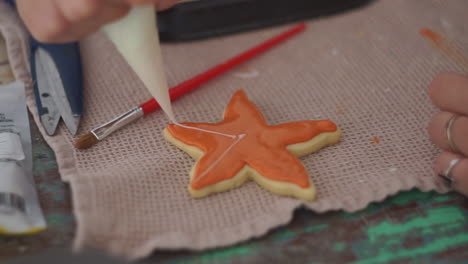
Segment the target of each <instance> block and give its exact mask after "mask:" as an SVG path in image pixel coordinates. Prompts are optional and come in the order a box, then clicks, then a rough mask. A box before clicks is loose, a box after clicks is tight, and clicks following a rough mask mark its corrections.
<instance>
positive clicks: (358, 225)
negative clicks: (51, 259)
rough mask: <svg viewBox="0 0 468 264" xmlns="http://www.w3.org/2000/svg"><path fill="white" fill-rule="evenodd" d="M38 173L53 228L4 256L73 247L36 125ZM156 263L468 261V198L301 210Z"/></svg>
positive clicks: (65, 191) (15, 244)
mask: <svg viewBox="0 0 468 264" xmlns="http://www.w3.org/2000/svg"><path fill="white" fill-rule="evenodd" d="M31 129H32V133H33V134H32V135H33V144H34V146H33V155H34V160H35V162H34V171H35V178H36V181H37V186H38V190H39V195H40V198H41V202H42V206H43V207H44V212H45V214H46V219H47V222H48V225H49V228H48V230H47V231H45V232H43V233H40V234H38V235H35V236H31V237H20V238H17V237H7V238H0V260H2V259H7V258H10V257H14V256H19V255H23V254H31V253H35V252H40V251H42V250H44V249H45V248H48V247H67V246H69V245H70V244H71V242H72V238H73V231H74V224H75V223H74V218H73V215H72V213H71V203H70V191H69V188H68V186H67V185H66V184H64V183H63V182H62V181H61V180H60V178H59V175H58V170H57V163H56V161H55V157H54V154H53V152H52V151H51V150H50V148H49V147H48V146H47V144H46V143H45V142H44V141H43V139H42V137H40V136H39V133H38V131H37V127H36V126H35V125H34V124H31ZM150 260H151V263H167V264H179V263H184V264H185V263H188V264H205V263H206V264H208V263H249V264H250V263H288V262H292V263H358V264H364V263H408V262H415V263H464V262H465V261H466V260H468V199H466V198H463V197H461V196H459V195H457V194H449V195H440V194H436V193H433V192H430V193H423V192H419V191H416V190H414V191H409V192H403V193H400V194H398V195H396V196H394V197H390V198H388V199H387V200H385V201H384V202H382V203H373V204H371V205H370V206H369V207H368V208H366V209H365V210H363V211H361V212H357V213H353V214H350V213H345V212H331V213H326V214H320V215H319V214H315V213H312V212H309V211H305V210H299V211H298V212H297V213H296V214H295V217H294V219H293V221H292V222H291V223H290V224H289V225H287V226H284V227H280V228H278V229H276V230H273V231H272V232H270V233H269V234H267V235H266V236H264V237H262V238H259V239H254V240H251V241H247V242H245V243H241V244H238V245H236V246H232V247H226V248H221V249H217V250H210V251H204V252H199V253H191V252H185V251H184V252H157V253H156V254H155V255H154V256H152V257H151V258H150Z"/></svg>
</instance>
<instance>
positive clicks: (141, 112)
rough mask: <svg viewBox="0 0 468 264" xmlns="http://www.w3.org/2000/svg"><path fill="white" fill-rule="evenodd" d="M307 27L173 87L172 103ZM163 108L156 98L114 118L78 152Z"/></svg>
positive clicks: (80, 140)
mask: <svg viewBox="0 0 468 264" xmlns="http://www.w3.org/2000/svg"><path fill="white" fill-rule="evenodd" d="M305 29H306V25H305V24H303V23H301V24H299V25H297V26H294V27H293V28H291V29H289V30H287V31H285V32H283V33H281V34H279V35H278V36H275V37H273V38H271V39H269V40H267V41H265V42H263V43H261V44H259V45H257V46H255V47H253V48H251V49H249V50H247V51H245V52H243V53H241V54H239V55H237V56H235V57H233V58H231V59H229V60H227V61H225V62H223V63H221V64H218V65H216V66H214V67H212V68H211V69H209V70H207V71H205V72H204V73H202V74H199V75H197V76H195V77H193V78H191V79H189V80H187V81H184V82H182V83H180V84H178V85H176V86H174V87H172V88H170V89H169V95H170V98H171V101H174V100H176V99H178V98H180V97H181V96H183V95H185V94H187V93H189V92H191V91H193V90H195V89H196V88H198V87H200V86H201V85H202V84H205V83H207V82H208V81H210V80H211V79H213V78H215V77H217V76H219V75H221V74H223V73H224V72H226V71H228V70H230V69H232V68H234V67H235V66H238V65H239V64H241V63H243V62H245V61H247V60H249V59H251V58H253V57H255V56H258V55H260V54H262V53H263V52H265V51H267V50H269V49H271V48H273V47H274V46H276V45H278V44H279V43H281V42H283V41H285V40H287V39H289V38H291V37H293V36H295V35H297V34H298V33H300V32H302V31H304V30H305ZM158 109H160V106H159V104H158V103H157V102H156V100H155V99H154V98H152V99H150V100H148V101H147V102H145V103H143V104H141V105H139V106H137V107H135V108H133V109H131V110H129V111H128V112H126V113H124V114H122V115H120V116H118V117H116V118H114V119H113V120H111V121H109V122H107V123H105V124H103V125H101V126H99V127H97V128H94V129H93V130H91V131H90V132H88V133H86V134H85V135H83V136H81V137H79V138H78V139H77V140H76V142H75V147H76V148H78V149H86V148H90V147H91V146H93V145H95V144H96V143H97V142H99V141H101V140H103V139H104V138H105V137H107V136H108V135H110V134H112V133H113V132H114V131H116V130H118V129H120V128H122V127H124V126H126V125H128V124H130V123H132V122H134V121H135V120H137V119H139V118H141V117H143V116H145V115H148V114H150V113H152V112H154V111H156V110H158Z"/></svg>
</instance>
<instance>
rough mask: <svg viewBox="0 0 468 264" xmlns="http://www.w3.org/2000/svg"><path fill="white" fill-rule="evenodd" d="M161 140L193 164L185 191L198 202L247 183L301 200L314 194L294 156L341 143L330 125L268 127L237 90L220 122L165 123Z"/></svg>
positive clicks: (300, 123) (323, 122)
mask: <svg viewBox="0 0 468 264" xmlns="http://www.w3.org/2000/svg"><path fill="white" fill-rule="evenodd" d="M164 136H165V138H166V139H167V140H168V141H169V142H171V143H172V144H174V145H175V146H177V147H178V148H180V149H182V150H183V151H185V152H187V153H188V154H189V155H190V156H191V157H192V158H193V159H195V160H196V163H195V165H194V166H193V168H192V170H191V171H190V185H189V192H190V194H191V195H192V197H195V198H200V197H205V196H208V195H210V194H212V193H217V192H223V191H227V190H229V189H232V188H236V187H238V186H240V185H242V184H243V183H244V182H245V181H246V180H248V179H252V180H254V181H255V182H257V183H258V184H259V185H260V186H262V187H264V188H265V189H267V190H269V191H271V192H273V193H276V194H279V195H285V196H292V197H296V198H299V199H303V200H308V201H313V200H315V196H316V190H315V187H314V185H313V183H312V182H311V180H310V179H309V176H308V174H307V171H306V169H305V168H304V166H303V165H302V163H301V161H300V160H299V158H298V157H302V156H305V155H307V154H310V153H312V152H315V151H317V150H319V149H321V148H323V147H325V146H327V145H330V144H335V143H337V142H338V141H339V140H340V136H341V132H340V129H339V128H338V127H337V126H336V125H335V124H334V123H333V122H331V121H328V120H318V121H298V122H291V123H284V124H279V125H268V124H267V123H266V121H265V119H264V117H263V115H262V113H261V112H260V111H259V109H258V108H257V107H256V106H255V105H254V104H253V103H252V102H251V101H250V100H249V99H248V97H247V96H246V94H245V93H244V91H243V90H239V91H237V92H236V93H235V94H234V95H233V97H232V99H231V101H230V102H229V104H228V106H227V107H226V109H225V111H224V116H223V120H222V121H221V122H219V123H216V124H213V123H181V124H170V125H168V126H167V127H166V129H164Z"/></svg>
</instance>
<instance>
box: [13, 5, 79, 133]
mask: <svg viewBox="0 0 468 264" xmlns="http://www.w3.org/2000/svg"><path fill="white" fill-rule="evenodd" d="M7 2H9V3H10V4H11V5H12V6H15V1H14V0H7ZM30 44H31V53H30V54H31V58H30V66H31V75H32V79H33V85H34V95H35V98H36V105H37V109H38V113H39V116H40V119H41V123H42V125H43V127H44V129H45V130H46V132H47V134H48V135H51V136H52V135H54V134H55V131H56V130H57V126H58V123H59V121H60V118H62V120H63V121H64V123H65V125H66V126H67V128H68V130H69V131H70V133H71V134H72V135H76V132H77V130H78V127H79V123H80V117H81V115H82V113H83V77H82V69H81V56H80V48H79V44H78V43H66V44H45V43H40V42H38V41H36V40H35V39H34V38H33V37H32V36H31V41H30Z"/></svg>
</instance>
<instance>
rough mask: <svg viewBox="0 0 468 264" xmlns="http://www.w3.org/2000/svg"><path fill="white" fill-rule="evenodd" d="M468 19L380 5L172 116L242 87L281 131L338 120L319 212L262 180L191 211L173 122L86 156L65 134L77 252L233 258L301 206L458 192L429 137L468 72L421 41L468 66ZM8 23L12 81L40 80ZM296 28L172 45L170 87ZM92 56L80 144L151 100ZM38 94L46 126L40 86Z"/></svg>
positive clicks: (423, 0)
mask: <svg viewBox="0 0 468 264" xmlns="http://www.w3.org/2000/svg"><path fill="white" fill-rule="evenodd" d="M0 4H1V3H0ZM467 10H468V2H467V1H466V0H451V1H436V0H434V1H428V0H411V1H409V0H408V1H404V0H392V1H390V0H388V1H387V0H385V1H384V0H381V1H377V2H376V3H374V4H372V5H370V6H368V7H366V8H364V9H361V10H357V11H354V12H351V13H347V14H344V15H340V16H334V17H330V18H324V19H321V20H315V21H310V22H309V23H308V26H309V28H308V30H307V32H305V33H303V34H301V35H299V36H298V37H296V38H294V39H292V40H290V41H288V42H287V43H285V44H282V45H281V46H279V47H277V48H275V49H274V50H272V51H270V52H269V53H267V54H265V55H263V56H261V57H259V58H257V59H255V60H253V61H251V62H249V63H248V64H246V65H244V66H242V67H240V68H238V69H236V70H234V71H231V72H229V73H228V74H225V75H224V76H222V77H221V78H218V79H217V80H215V81H213V82H211V83H210V84H208V85H205V86H204V87H203V88H201V89H199V90H197V91H195V92H193V93H191V94H189V95H187V96H185V97H184V98H183V99H180V100H178V101H177V102H175V103H174V104H173V105H174V110H175V112H176V114H177V117H178V119H179V121H192V122H216V121H219V118H220V116H221V113H222V112H223V110H224V108H225V106H226V104H227V103H228V101H229V99H230V97H231V95H232V94H233V93H234V92H235V91H236V90H237V89H239V88H243V89H245V91H246V93H247V94H248V95H249V97H250V98H251V99H252V100H253V101H254V102H255V103H256V104H257V105H258V107H259V108H260V109H261V110H262V111H263V113H264V114H265V116H266V118H267V120H268V121H269V122H270V123H271V124H277V123H282V122H288V121H295V120H306V119H331V120H333V121H334V122H336V123H337V124H338V125H339V126H340V127H341V129H342V130H343V138H342V142H341V143H340V144H338V145H335V146H331V147H327V148H325V149H323V150H322V151H320V152H318V153H316V154H312V155H309V156H307V157H304V158H302V161H303V163H304V164H305V166H306V168H307V170H308V171H309V173H310V176H311V178H312V179H313V181H314V182H315V184H316V185H317V189H318V200H317V201H316V202H313V203H304V202H302V201H298V200H295V199H290V198H284V197H280V196H277V195H274V194H271V193H270V192H268V191H265V190H263V189H261V187H259V186H257V185H256V184H255V183H253V182H249V183H247V184H245V185H243V186H242V187H240V188H237V189H235V190H232V191H229V192H225V193H222V194H218V195H213V196H210V197H208V198H205V199H201V200H194V199H191V198H190V196H189V194H188V191H187V185H188V183H189V179H188V172H189V170H190V168H191V166H192V165H193V163H194V162H193V161H192V160H191V159H190V158H189V157H188V156H187V155H186V154H185V153H184V152H182V151H180V150H179V149H177V148H176V147H174V146H172V145H170V144H169V143H167V142H166V141H165V140H164V139H163V136H162V135H161V131H162V129H163V128H164V127H165V125H166V124H167V119H166V118H165V116H164V115H163V113H162V112H161V111H159V112H157V113H155V114H152V115H151V116H148V117H146V118H144V119H142V120H140V121H139V122H137V123H135V124H133V125H131V126H130V127H127V128H126V129H124V130H121V131H120V132H118V133H117V134H114V135H113V136H111V137H109V138H108V139H106V140H105V141H103V142H101V143H99V144H98V145H97V146H95V147H94V148H92V149H89V150H86V151H77V150H75V149H74V148H73V146H72V137H71V136H70V135H69V134H68V132H67V131H66V130H64V129H63V128H61V129H60V130H59V133H58V135H57V136H55V137H48V136H47V135H45V133H43V135H44V137H45V138H46V140H47V142H48V143H49V144H50V146H51V147H52V148H53V150H54V151H55V153H56V156H57V160H58V165H59V169H60V174H61V175H62V177H63V180H64V181H66V182H69V184H70V185H71V189H72V193H73V204H74V213H75V215H76V218H77V224H78V226H77V233H76V238H75V246H76V248H78V249H79V248H83V247H94V248H99V249H104V250H106V251H108V252H111V253H113V254H117V255H123V256H125V257H129V258H132V259H135V258H141V257H145V256H147V255H148V254H150V253H151V252H152V251H153V250H154V249H158V248H165V249H180V248H186V249H206V248H211V247H216V246H226V245H231V244H233V243H236V242H240V241H243V240H246V239H249V238H252V237H257V236H260V235H263V234H265V233H266V232H267V231H269V230H270V229H272V228H274V227H278V226H280V225H283V224H286V223H288V222H289V221H290V219H291V217H292V215H293V211H294V210H295V209H296V208H298V207H305V208H309V209H311V210H314V211H316V212H325V211H330V210H339V209H343V210H346V211H349V212H353V211H356V210H360V209H363V208H365V207H366V205H367V204H369V203H370V202H373V201H381V200H382V199H384V198H385V197H387V196H388V195H392V194H395V193H397V192H398V191H402V190H408V189H411V188H418V189H421V190H424V191H428V190H437V191H440V192H444V191H446V190H445V189H444V188H443V187H442V186H438V183H437V182H436V181H435V180H434V177H433V172H432V161H433V159H434V157H435V155H436V154H437V153H438V150H437V148H436V147H434V146H433V145H432V144H431V143H430V141H429V138H428V135H427V133H426V126H427V124H428V122H429V120H430V117H431V115H432V114H433V113H434V112H435V111H436V109H435V108H434V107H433V106H432V105H431V103H430V100H429V98H428V95H427V89H426V88H427V85H428V83H429V82H430V80H431V78H433V76H434V75H435V74H436V73H438V72H441V71H457V72H466V70H467V69H468V65H466V64H464V63H463V61H464V60H460V59H459V60H456V59H454V58H453V56H448V55H447V52H445V53H444V52H442V51H441V50H440V49H438V48H437V47H435V46H434V45H431V43H430V42H429V41H428V40H427V39H425V38H423V37H422V36H421V35H420V34H419V33H418V31H419V30H420V29H421V28H422V27H428V28H430V29H432V30H434V31H435V32H438V33H440V34H441V35H442V36H444V37H445V38H446V39H447V41H448V42H449V46H450V45H451V46H450V47H451V48H453V49H458V52H457V53H456V54H468V27H467V25H468V15H467ZM0 12H1V13H0V14H1V15H0V29H1V30H2V33H3V34H4V35H5V37H6V41H7V45H8V47H9V57H10V61H11V63H12V67H13V70H14V73H15V75H16V77H18V78H20V79H22V80H24V81H27V82H28V80H29V75H28V72H27V67H26V66H27V61H26V59H25V56H26V53H25V49H24V48H25V47H26V46H25V45H23V44H24V43H25V41H24V31H23V30H24V29H23V27H22V26H21V25H20V24H19V23H18V22H19V21H18V20H17V17H15V16H14V15H13V14H12V13H11V12H10V10H7V7H6V6H5V5H0ZM286 28H287V27H279V28H273V29H268V30H262V31H258V32H251V33H246V34H239V35H234V36H227V37H222V38H216V39H211V40H205V41H198V42H193V43H186V44H170V45H164V46H163V53H164V58H165V62H166V65H167V68H166V71H167V76H168V79H169V82H170V85H175V84H177V83H179V82H182V81H183V80H185V79H187V78H190V77H191V76H194V75H196V74H198V73H200V72H202V71H203V70H205V69H207V68H208V67H211V66H213V65H215V64H217V63H219V62H221V61H223V60H224V59H226V58H228V57H230V56H232V55H234V54H237V53H238V52H241V51H243V50H245V49H247V48H249V47H251V46H253V45H255V44H257V43H259V42H261V41H263V40H265V39H267V38H269V37H271V36H273V35H275V34H277V33H279V32H280V31H282V30H284V29H286ZM82 55H83V67H84V74H85V77H84V78H85V89H86V91H85V105H86V106H85V110H86V112H85V115H84V118H83V120H82V123H81V129H80V134H82V133H84V132H86V131H88V130H89V129H91V128H93V127H95V126H97V125H99V124H101V123H103V122H104V121H107V120H109V119H111V118H113V117H115V116H116V115H117V114H119V113H122V112H124V111H126V110H128V109H129V108H131V107H133V106H135V105H138V104H139V103H142V102H144V101H146V100H147V99H149V98H150V96H149V93H148V92H147V91H146V90H145V87H144V86H143V85H142V83H141V82H140V81H139V80H138V79H137V78H136V77H135V75H134V74H133V73H132V71H131V70H130V69H129V68H128V66H127V65H126V63H125V62H124V61H123V60H122V58H121V57H120V56H119V54H118V53H117V51H116V50H115V49H114V47H113V46H112V45H111V43H110V42H109V41H108V40H107V39H106V38H105V37H103V35H101V34H95V35H93V36H91V37H89V38H88V39H86V40H84V41H83V42H82ZM460 56H462V55H460ZM28 83H30V82H28ZM27 96H28V99H29V102H28V104H29V108H30V110H31V111H32V113H33V114H34V117H35V118H36V119H35V120H36V122H38V119H37V113H36V108H35V105H34V101H33V95H32V92H31V86H28V94H27ZM41 131H42V132H43V130H41ZM377 139H379V140H377ZM377 142H378V143H377ZM318 217H319V216H318Z"/></svg>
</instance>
